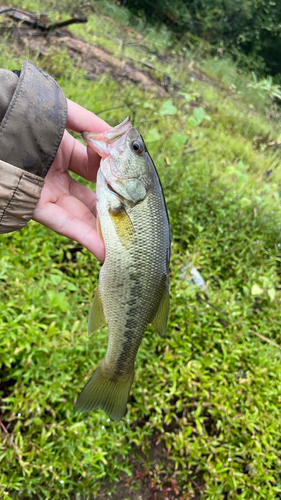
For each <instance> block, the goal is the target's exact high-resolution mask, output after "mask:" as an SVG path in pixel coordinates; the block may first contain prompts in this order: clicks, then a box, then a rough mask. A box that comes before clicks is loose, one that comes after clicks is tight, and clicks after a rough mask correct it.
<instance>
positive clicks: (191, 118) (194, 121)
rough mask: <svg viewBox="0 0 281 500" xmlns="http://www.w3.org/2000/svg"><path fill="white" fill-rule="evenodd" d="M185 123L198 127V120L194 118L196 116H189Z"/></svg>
mask: <svg viewBox="0 0 281 500" xmlns="http://www.w3.org/2000/svg"><path fill="white" fill-rule="evenodd" d="M187 124H188V125H189V127H192V128H193V127H198V125H199V123H198V121H197V120H196V118H194V116H190V117H189V118H188V120H187Z"/></svg>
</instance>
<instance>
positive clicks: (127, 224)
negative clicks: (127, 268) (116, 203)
mask: <svg viewBox="0 0 281 500" xmlns="http://www.w3.org/2000/svg"><path fill="white" fill-rule="evenodd" d="M109 215H110V217H111V219H112V221H113V224H114V227H115V230H116V233H117V234H118V237H119V239H120V241H121V243H122V245H124V246H125V247H126V248H130V246H131V244H132V243H133V242H134V240H135V237H136V235H135V230H134V226H133V224H132V221H131V219H130V217H129V215H128V213H127V212H126V209H125V207H123V206H121V207H119V208H118V210H111V209H110V210H109Z"/></svg>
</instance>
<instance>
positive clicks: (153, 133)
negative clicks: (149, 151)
mask: <svg viewBox="0 0 281 500" xmlns="http://www.w3.org/2000/svg"><path fill="white" fill-rule="evenodd" d="M161 137H162V136H161V135H160V134H159V131H158V129H157V128H151V129H150V130H149V131H148V132H147V134H146V135H145V142H155V141H159V140H160V139H161Z"/></svg>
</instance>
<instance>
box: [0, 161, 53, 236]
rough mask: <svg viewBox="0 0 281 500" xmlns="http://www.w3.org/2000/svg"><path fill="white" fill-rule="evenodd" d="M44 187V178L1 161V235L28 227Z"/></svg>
mask: <svg viewBox="0 0 281 500" xmlns="http://www.w3.org/2000/svg"><path fill="white" fill-rule="evenodd" d="M43 186H44V179H42V177H38V176H37V175H34V174H30V173H28V172H26V170H22V169H21V168H18V167H14V166H13V165H10V164H9V163H6V162H4V161H2V160H0V234H3V233H11V232H12V231H16V230H17V229H22V228H23V227H24V226H26V224H27V223H28V221H29V220H30V219H31V218H32V216H33V212H34V209H35V207H36V205H37V203H38V201H39V198H40V195H41V190H42V187H43Z"/></svg>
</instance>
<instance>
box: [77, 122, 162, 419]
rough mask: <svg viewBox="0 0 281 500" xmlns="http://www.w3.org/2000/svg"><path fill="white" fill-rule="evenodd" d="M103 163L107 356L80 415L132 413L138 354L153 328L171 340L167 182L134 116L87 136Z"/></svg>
mask: <svg viewBox="0 0 281 500" xmlns="http://www.w3.org/2000/svg"><path fill="white" fill-rule="evenodd" d="M82 137H83V138H84V140H85V141H86V142H87V144H88V145H89V146H90V147H91V148H92V149H94V150H95V151H96V152H98V153H99V155H100V156H101V157H102V160H101V165H100V168H99V170H98V175H97V185H96V195H97V212H98V219H99V227H100V231H101V235H102V237H103V239H104V243H105V248H106V257H105V261H104V264H103V266H102V268H101V270H100V275H99V284H98V288H97V291H96V294H95V297H94V301H93V305H92V309H91V312H90V317H89V324H88V332H89V334H92V333H93V332H95V331H96V330H98V329H99V328H101V327H102V326H104V325H106V324H107V325H108V328H109V340H108V347H107V352H106V355H105V357H104V359H103V360H102V362H101V364H100V365H99V366H98V367H97V368H96V370H95V371H94V373H93V375H92V377H91V378H90V380H89V381H88V383H87V384H86V386H85V387H84V389H83V391H82V392H81V394H80V396H79V398H78V400H77V403H76V409H77V410H78V411H81V412H87V411H91V410H94V409H97V408H101V409H103V410H104V411H105V412H106V413H107V415H108V416H109V417H110V418H111V419H112V420H117V421H118V420H120V419H121V418H122V417H123V416H124V415H125V413H126V407H127V401H128V397H129V393H130V389H131V385H132V382H133V378H134V364H135V358H136V355H137V351H138V348H139V346H140V343H141V340H142V337H143V335H144V332H145V329H146V327H147V325H148V323H152V325H153V326H154V328H155V330H156V331H157V332H158V333H159V334H160V335H163V334H164V333H165V331H166V326H167V321H168V315H169V282H168V273H169V264H170V249H171V237H170V224H169V219H168V214H167V209H166V204H165V199H164V195H163V191H162V187H161V183H160V180H159V177H158V174H157V171H156V168H155V166H154V164H153V161H152V159H151V158H150V156H149V154H148V152H147V149H146V146H145V144H144V142H143V139H142V137H141V135H140V134H139V132H138V131H137V130H136V129H135V128H133V126H132V124H131V122H130V119H129V117H127V118H126V119H125V120H124V122H122V123H121V124H120V125H117V127H115V128H112V129H111V130H109V131H107V132H104V133H102V134H92V133H88V132H84V133H83V134H82Z"/></svg>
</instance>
